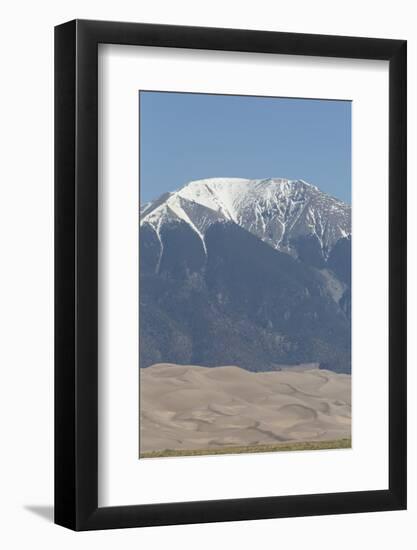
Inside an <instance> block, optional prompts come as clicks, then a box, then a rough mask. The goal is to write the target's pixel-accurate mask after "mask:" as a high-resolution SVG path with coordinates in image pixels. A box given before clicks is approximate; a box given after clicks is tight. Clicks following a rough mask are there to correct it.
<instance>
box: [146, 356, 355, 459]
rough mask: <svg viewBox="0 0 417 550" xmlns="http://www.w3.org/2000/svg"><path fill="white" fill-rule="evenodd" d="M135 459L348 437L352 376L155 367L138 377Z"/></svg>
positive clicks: (309, 371) (322, 372) (316, 371)
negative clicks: (140, 455) (156, 453)
mask: <svg viewBox="0 0 417 550" xmlns="http://www.w3.org/2000/svg"><path fill="white" fill-rule="evenodd" d="M140 404H141V406H140V409H141V414H140V452H141V453H149V452H152V451H162V450H170V451H175V450H178V451H184V450H197V449H208V450H210V449H213V450H216V449H221V448H225V447H228V448H229V447H233V446H251V447H253V446H257V445H268V444H277V443H289V442H294V443H298V442H306V441H309V442H312V441H317V442H320V441H330V440H338V439H343V438H350V436H351V377H350V375H347V374H337V373H334V372H331V371H326V370H319V369H294V370H293V369H286V370H282V371H274V372H256V373H255V372H249V371H247V370H244V369H242V368H239V367H236V366H222V367H201V366H196V365H175V364H170V363H159V364H155V365H152V366H151V367H148V368H146V369H141V371H140Z"/></svg>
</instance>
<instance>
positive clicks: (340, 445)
mask: <svg viewBox="0 0 417 550" xmlns="http://www.w3.org/2000/svg"><path fill="white" fill-rule="evenodd" d="M351 446H352V440H351V439H334V440H332V441H304V442H298V443H275V444H273V445H248V446H243V447H221V448H217V449H190V450H187V449H181V450H175V449H164V450H163V451H148V452H145V453H140V455H139V456H140V458H161V457H168V456H203V455H226V454H228V455H230V454H239V453H273V452H277V451H317V450H320V449H350V448H351Z"/></svg>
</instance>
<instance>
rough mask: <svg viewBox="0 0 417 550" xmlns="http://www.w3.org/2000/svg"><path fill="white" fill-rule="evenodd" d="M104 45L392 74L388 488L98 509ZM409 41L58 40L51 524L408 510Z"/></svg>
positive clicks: (196, 33)
mask: <svg viewBox="0 0 417 550" xmlns="http://www.w3.org/2000/svg"><path fill="white" fill-rule="evenodd" d="M98 44H123V45H145V46H159V47H165V48H172V47H175V48H193V49H204V50H227V51H240V52H259V53H269V54H291V55H304V56H305V55H308V56H321V57H338V58H356V59H374V60H387V61H388V62H389V488H388V489H387V490H377V491H358V492H348V493H334V494H305V495H296V496H272V497H261V498H244V499H230V500H216V501H212V500H210V501H199V502H182V503H168V504H145V505H136V506H118V507H99V506H98V497H97V495H98V467H97V465H98V445H97V435H98V408H97V405H98V350H97V336H98V328H97V327H98V314H97V307H98V291H97V277H98V249H97V247H98V202H97V201H98V151H97V146H98V131H97V128H98V108H97V106H98V61H97V58H98V55H97V54H98ZM406 45H407V44H406V41H404V40H386V39H374V38H354V37H342V36H321V35H311V34H293V33H280V32H265V31H252V30H250V31H249V30H236V29H219V28H198V27H182V26H165V25H150V24H142V23H118V22H106V21H85V20H74V21H70V22H68V23H64V24H62V25H59V26H57V27H56V28H55V522H56V523H57V524H59V525H63V526H65V527H68V528H70V529H74V530H77V531H79V530H92V529H108V528H123V527H141V526H155V525H171V524H184V523H203V522H216V521H237V520H250V519H262V518H280V517H294V516H310V515H324V514H341V513H353V512H371V511H386V510H402V509H405V508H406V135H407V132H406V113H407V108H406Z"/></svg>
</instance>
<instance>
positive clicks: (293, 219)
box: [141, 177, 351, 258]
mask: <svg viewBox="0 0 417 550" xmlns="http://www.w3.org/2000/svg"><path fill="white" fill-rule="evenodd" d="M224 221H229V222H233V223H236V224H237V225H239V226H241V227H242V228H244V229H246V230H247V231H249V232H250V233H252V234H254V235H256V236H257V237H259V238H260V239H261V240H263V241H264V242H266V243H267V244H269V245H270V246H272V247H273V248H275V249H277V250H280V251H283V252H287V253H290V254H292V255H295V256H296V255H297V253H296V251H295V249H294V242H295V241H297V239H300V238H305V237H308V238H311V237H312V238H314V239H317V241H318V244H319V245H320V248H321V250H322V252H323V257H325V258H327V257H328V254H329V253H330V251H331V249H332V248H333V246H334V245H335V244H336V242H337V241H338V240H339V239H340V238H344V237H347V236H348V235H350V233H351V208H350V206H349V205H347V204H345V203H343V202H342V201H340V200H338V199H335V198H334V197H331V196H330V195H327V194H326V193H323V192H322V191H320V190H319V189H318V187H316V186H314V185H312V184H310V183H308V182H306V181H304V180H301V179H300V180H289V179H286V178H277V177H274V178H266V179H255V180H251V179H245V178H228V177H216V178H206V179H200V180H194V181H191V182H188V183H187V184H185V185H184V186H183V187H181V188H180V189H178V190H177V191H175V192H172V193H166V194H164V195H162V196H161V197H159V198H158V199H157V200H155V201H153V202H151V203H147V204H146V205H143V207H142V208H141V224H149V225H150V226H152V227H153V229H154V230H155V231H156V232H157V234H158V236H159V233H160V229H161V227H162V226H163V225H164V224H166V223H175V222H177V223H178V222H185V223H187V224H188V225H189V226H191V227H192V229H193V230H194V231H195V232H196V233H197V234H198V235H199V236H200V238H201V239H202V241H203V245H204V235H205V232H206V230H207V229H208V227H210V226H211V225H212V224H213V223H217V222H224Z"/></svg>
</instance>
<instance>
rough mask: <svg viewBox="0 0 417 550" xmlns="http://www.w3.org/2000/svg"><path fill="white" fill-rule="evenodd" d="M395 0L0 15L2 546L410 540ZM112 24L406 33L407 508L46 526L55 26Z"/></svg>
mask: <svg viewBox="0 0 417 550" xmlns="http://www.w3.org/2000/svg"><path fill="white" fill-rule="evenodd" d="M413 4H414V2H412V1H411V0H410V1H407V0H397V1H396V2H395V3H393V2H391V1H390V2H388V1H386V0H379V1H370V0H362V1H356V0H350V2H347V1H345V2H335V1H334V0H315V1H314V2H311V1H309V0H303V1H301V0H298V1H294V2H289V1H288V0H287V1H286V2H279V1H278V0H272V1H268V0H258V1H257V2H255V3H254V2H246V1H244V0H239V1H236V2H235V1H229V2H227V1H226V0H210V2H204V3H202V2H196V1H187V0H171V1H170V0H152V1H151V0H149V1H148V2H146V3H145V2H141V3H139V2H134V1H128V0H117V1H116V0H111V1H109V0H83V1H81V0H71V1H69V0H61V1H55V2H54V1H52V0H38V1H37V2H29V1H28V0H25V1H19V0H16V1H15V2H13V3H7V4H6V5H5V6H3V8H2V10H1V12H0V13H1V15H2V18H1V19H2V25H1V31H0V40H1V49H0V51H1V54H2V59H1V73H0V74H1V77H2V78H1V86H0V94H1V101H0V136H1V151H2V153H3V155H2V159H1V162H0V189H1V198H0V244H1V260H2V263H1V269H0V278H1V284H0V324H1V326H0V334H1V343H0V354H1V359H0V367H1V370H0V376H1V379H0V422H1V431H0V449H1V451H0V518H1V524H2V527H1V529H0V544H1V545H2V547H4V548H7V549H14V548H25V547H34V548H38V547H42V548H45V549H55V548H60V549H62V550H64V549H67V548H73V547H75V546H77V548H90V547H91V545H94V546H98V547H100V548H102V549H106V548H114V547H115V546H117V547H120V548H137V547H143V548H152V549H156V550H158V549H160V548H161V549H162V548H165V547H169V548H173V549H176V548H178V549H179V548H181V549H188V548H199V549H202V550H204V549H206V548H207V549H209V548H210V549H211V548H213V547H218V548H228V547H237V548H242V549H244V548H253V547H257V546H260V545H267V544H268V545H270V546H275V547H278V546H280V545H282V546H284V545H285V548H294V549H298V548H303V547H308V548H313V549H314V548H320V549H321V550H327V549H330V548H335V547H336V548H338V549H340V550H342V549H349V550H351V549H352V548H355V547H358V548H362V547H364V545H368V544H369V543H371V544H372V546H373V547H376V548H378V549H379V550H384V549H388V548H392V547H395V546H401V547H403V548H406V549H408V548H414V547H415V545H416V541H417V531H416V522H417V491H416V481H417V475H416V471H417V468H416V464H417V445H416V443H417V437H416V433H417V430H416V428H417V422H416V420H417V398H416V397H417V396H416V382H417V371H416V369H417V364H416V363H417V362H416V359H417V345H416V338H415V333H416V329H417V292H416V285H415V284H414V283H413V282H414V281H416V280H417V252H416V251H417V247H416V245H417V241H416V237H417V217H416V216H415V213H414V210H415V207H416V206H417V203H416V199H417V190H416V186H415V185H414V183H415V181H416V176H417V161H416V155H415V151H416V148H417V133H416V131H417V125H416V122H417V120H416V114H417V111H416V105H417V103H416V101H415V98H416V97H417V78H416V77H417V70H416V66H417V34H416V31H417V24H416V22H415V21H416V19H415V14H414V10H413V7H414V6H413ZM75 17H78V18H88V19H109V20H119V21H142V22H149V23H169V24H185V25H202V26H219V27H240V28H254V29H265V30H279V31H293V32H306V33H324V34H344V35H357V36H378V37H386V38H404V39H407V40H408V41H409V42H408V48H409V50H408V52H409V62H408V67H409V75H408V83H409V85H408V89H409V106H408V112H409V134H408V135H409V172H408V177H409V182H410V184H409V205H410V206H409V209H410V216H409V218H410V220H409V279H410V282H411V284H410V289H409V322H410V323H409V326H410V329H409V334H410V349H409V493H410V495H409V510H408V511H407V512H392V513H378V514H360V515H352V516H334V517H320V518H314V517H313V518H301V519H284V520H264V521H251V522H244V523H242V522H239V523H229V524H215V525H194V526H175V527H162V528H147V529H142V530H138V529H133V530H121V531H107V532H96V533H78V534H76V533H72V532H71V531H68V530H65V529H63V528H60V527H57V526H55V525H53V524H52V523H51V519H50V518H51V517H52V510H51V504H52V495H53V422H52V418H53V393H52V390H53V348H52V343H53V26H54V25H56V24H59V23H61V22H64V21H66V20H69V19H73V18H75Z"/></svg>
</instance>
